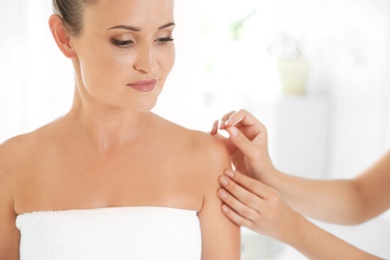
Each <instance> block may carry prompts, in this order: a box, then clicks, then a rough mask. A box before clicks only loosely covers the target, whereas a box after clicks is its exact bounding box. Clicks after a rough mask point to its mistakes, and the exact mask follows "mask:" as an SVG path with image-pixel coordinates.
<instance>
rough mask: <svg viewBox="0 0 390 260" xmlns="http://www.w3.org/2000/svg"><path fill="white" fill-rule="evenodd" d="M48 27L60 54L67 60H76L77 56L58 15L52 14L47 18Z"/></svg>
mask: <svg viewBox="0 0 390 260" xmlns="http://www.w3.org/2000/svg"><path fill="white" fill-rule="evenodd" d="M49 27H50V31H51V34H52V35H53V38H54V40H55V42H56V44H57V46H58V48H60V50H61V51H62V53H63V54H64V55H65V56H66V57H67V58H76V57H77V54H76V52H75V50H74V48H73V46H72V44H71V39H70V36H69V33H68V31H67V30H66V28H65V26H64V24H63V22H62V19H61V17H60V16H59V15H57V14H53V15H51V16H50V18H49Z"/></svg>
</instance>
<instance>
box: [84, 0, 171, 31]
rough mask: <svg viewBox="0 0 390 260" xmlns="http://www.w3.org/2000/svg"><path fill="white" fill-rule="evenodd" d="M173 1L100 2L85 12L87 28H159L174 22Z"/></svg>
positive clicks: (116, 0) (122, 0)
mask: <svg viewBox="0 0 390 260" xmlns="http://www.w3.org/2000/svg"><path fill="white" fill-rule="evenodd" d="M173 5H174V4H173V0H99V1H98V4H97V5H90V6H88V7H87V8H86V10H85V16H84V25H85V26H86V27H88V26H93V27H106V28H110V27H112V26H116V25H122V24H125V25H131V26H137V27H140V28H149V27H150V28H154V29H156V28H158V27H159V26H161V25H163V24H166V23H169V22H173V21H174V17H173Z"/></svg>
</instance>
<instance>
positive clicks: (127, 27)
mask: <svg viewBox="0 0 390 260" xmlns="http://www.w3.org/2000/svg"><path fill="white" fill-rule="evenodd" d="M174 25H175V23H174V22H170V23H167V24H164V25H162V26H160V27H158V30H162V29H165V28H168V27H171V26H174ZM113 29H124V30H129V31H134V32H140V31H141V28H139V27H135V26H131V25H124V24H121V25H117V26H114V27H111V28H108V29H107V30H113Z"/></svg>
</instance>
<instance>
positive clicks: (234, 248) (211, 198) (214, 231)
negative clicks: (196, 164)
mask: <svg viewBox="0 0 390 260" xmlns="http://www.w3.org/2000/svg"><path fill="white" fill-rule="evenodd" d="M210 148H212V149H210ZM210 148H209V149H208V151H206V152H205V154H204V155H203V156H202V157H203V158H204V159H205V161H204V162H201V163H203V164H204V166H203V167H204V171H205V173H206V180H205V185H207V186H208V187H207V190H206V193H205V197H204V204H203V207H202V210H201V211H200V212H199V213H198V215H199V218H200V223H201V230H202V260H219V259H221V260H230V259H231V260H237V259H240V246H241V245H240V229H239V226H237V225H236V224H234V223H233V222H231V221H230V220H229V219H228V218H227V217H226V216H225V215H224V214H223V212H222V211H221V205H222V203H221V201H220V200H219V199H218V197H217V196H216V194H217V190H218V188H219V184H218V181H217V179H218V178H217V176H218V173H219V172H220V171H221V170H222V171H223V169H224V167H230V161H229V159H228V154H227V152H226V150H225V148H224V147H222V146H221V145H220V144H219V143H216V142H215V145H213V146H212V147H210Z"/></svg>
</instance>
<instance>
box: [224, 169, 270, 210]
mask: <svg viewBox="0 0 390 260" xmlns="http://www.w3.org/2000/svg"><path fill="white" fill-rule="evenodd" d="M225 177H226V178H229V179H230V180H229V181H228V182H229V184H228V185H224V186H227V187H226V188H227V190H228V191H229V192H230V193H231V194H233V195H234V196H235V197H236V198H238V199H242V198H241V196H245V194H244V195H241V194H240V192H239V189H238V188H235V185H237V186H238V187H241V188H242V189H244V190H246V191H248V192H250V193H252V194H254V195H256V196H257V197H259V198H262V199H268V198H271V197H273V196H275V190H274V189H273V188H271V187H269V186H267V185H265V184H263V183H261V182H259V181H257V180H255V179H252V178H250V177H248V176H246V175H245V174H242V173H240V172H239V171H232V170H230V169H228V170H226V171H225ZM221 182H222V181H221ZM224 183H226V182H224ZM231 189H232V190H231ZM234 189H237V190H238V191H237V192H235V191H234ZM237 196H238V197H237ZM257 203H259V202H257Z"/></svg>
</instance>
